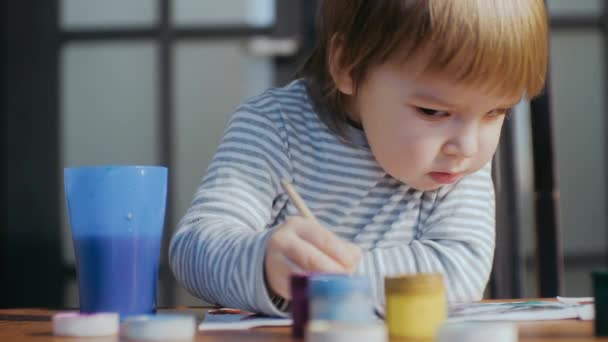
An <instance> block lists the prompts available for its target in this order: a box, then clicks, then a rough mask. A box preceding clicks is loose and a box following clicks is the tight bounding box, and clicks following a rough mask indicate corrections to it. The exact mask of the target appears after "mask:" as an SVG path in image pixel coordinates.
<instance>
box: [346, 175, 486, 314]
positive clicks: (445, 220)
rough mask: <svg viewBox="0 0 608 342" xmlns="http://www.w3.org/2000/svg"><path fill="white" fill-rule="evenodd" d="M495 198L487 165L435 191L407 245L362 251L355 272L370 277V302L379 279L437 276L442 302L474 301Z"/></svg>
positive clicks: (380, 286)
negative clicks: (443, 291)
mask: <svg viewBox="0 0 608 342" xmlns="http://www.w3.org/2000/svg"><path fill="white" fill-rule="evenodd" d="M494 210H495V199H494V186H493V182H492V176H491V164H490V163H489V164H488V165H486V166H485V167H484V168H482V169H481V170H480V171H478V172H476V173H474V174H472V175H469V176H467V177H465V178H464V179H462V180H461V181H460V182H459V183H457V184H455V185H454V186H450V187H449V188H448V187H446V188H445V189H440V190H438V191H437V197H436V199H435V202H434V205H433V208H432V209H431V213H430V214H429V216H428V218H427V219H426V220H425V222H424V223H423V224H422V225H421V226H420V227H417V229H416V236H415V238H414V239H413V240H412V241H411V242H410V243H409V244H403V245H398V246H391V247H389V248H375V249H371V250H369V251H366V252H364V254H363V258H362V261H361V264H360V265H359V268H358V270H357V273H359V274H366V275H368V276H369V277H370V278H371V282H372V288H373V292H374V295H375V296H376V298H375V299H376V303H379V304H380V305H384V277H385V276H391V275H397V274H413V273H427V272H439V273H441V274H443V276H444V281H445V285H446V291H447V296H448V301H451V302H459V301H474V300H480V299H481V298H482V296H483V292H484V289H485V287H486V284H487V282H488V278H489V276H490V271H491V268H492V261H493V258H494V246H495V241H494V239H495V217H494Z"/></svg>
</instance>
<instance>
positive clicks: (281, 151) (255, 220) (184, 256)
mask: <svg viewBox="0 0 608 342" xmlns="http://www.w3.org/2000/svg"><path fill="white" fill-rule="evenodd" d="M262 101H263V100H262ZM266 107H267V105H266ZM266 107H265V108H266ZM265 110H267V109H265ZM258 111H259V108H255V107H254V106H243V107H241V108H239V109H238V110H237V111H236V112H235V114H234V115H233V117H232V118H231V120H230V122H229V123H228V126H227V128H226V131H225V133H224V137H223V139H222V141H221V143H220V145H219V147H218V150H217V152H216V154H215V156H214V158H213V160H212V161H211V163H210V165H209V168H208V170H207V174H206V176H205V177H204V178H203V181H202V183H201V184H200V186H199V188H198V190H197V191H196V193H195V196H194V200H193V202H192V205H191V207H190V208H189V209H188V211H187V212H186V214H185V216H184V217H183V218H182V220H181V221H180V223H179V225H178V228H177V230H176V233H175V235H174V236H173V238H172V240H171V244H170V249H169V262H170V265H171V268H172V270H173V272H174V274H175V276H176V278H177V279H178V281H179V282H180V283H181V284H182V285H183V286H184V287H185V288H186V289H187V290H188V291H190V292H191V293H192V294H194V295H196V296H198V297H200V298H202V299H203V300H205V301H207V302H209V303H214V304H219V305H222V306H226V307H232V308H239V309H243V310H248V311H253V312H261V313H265V314H269V315H276V316H284V315H285V312H284V311H283V310H281V308H280V307H278V306H277V305H280V303H278V302H277V300H276V298H271V296H270V294H269V291H268V289H267V287H266V285H265V279H264V256H265V251H266V243H267V240H268V238H269V237H270V234H271V233H272V230H271V229H266V228H267V226H268V224H269V222H270V221H271V216H272V209H273V204H274V200H275V197H276V196H277V194H278V193H279V191H280V184H279V180H280V179H281V178H283V177H286V176H287V175H289V172H288V170H289V159H288V158H287V152H286V143H285V140H284V139H282V138H281V136H280V134H279V132H278V130H277V129H276V127H275V123H276V122H273V120H272V119H271V118H269V116H267V115H262V114H259V113H258ZM273 299H274V302H277V304H274V303H273Z"/></svg>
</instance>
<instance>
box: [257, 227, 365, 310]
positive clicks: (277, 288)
mask: <svg viewBox="0 0 608 342" xmlns="http://www.w3.org/2000/svg"><path fill="white" fill-rule="evenodd" d="M360 259H361V248H359V246H357V245H355V244H352V243H350V242H348V241H346V240H343V239H341V238H340V237H338V236H337V235H336V234H334V233H332V232H331V231H329V230H327V229H326V228H325V227H323V226H321V225H320V224H319V223H318V222H317V221H316V220H314V219H305V218H302V217H291V218H289V219H288V220H287V221H285V223H283V225H282V226H281V227H279V228H278V229H276V231H275V232H274V233H272V236H271V237H270V239H269V241H268V245H267V246H266V256H265V258H264V269H265V272H266V280H267V282H268V285H269V286H270V288H271V289H272V290H273V291H274V292H275V293H276V294H278V295H280V296H281V297H283V298H287V299H289V298H290V295H289V277H290V275H291V274H292V273H295V272H301V271H308V272H331V273H352V272H354V271H355V270H356V269H357V266H358V264H359V260H360Z"/></svg>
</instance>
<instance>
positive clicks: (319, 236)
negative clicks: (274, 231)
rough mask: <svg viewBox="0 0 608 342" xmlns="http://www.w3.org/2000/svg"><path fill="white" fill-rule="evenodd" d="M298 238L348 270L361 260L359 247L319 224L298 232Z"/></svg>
mask: <svg viewBox="0 0 608 342" xmlns="http://www.w3.org/2000/svg"><path fill="white" fill-rule="evenodd" d="M296 232H297V234H298V236H299V237H300V238H302V239H304V240H306V241H308V242H309V243H310V244H312V245H313V246H315V247H316V248H318V249H319V250H320V251H321V252H323V253H325V254H326V255H328V256H330V257H331V258H333V259H334V260H335V261H337V262H338V263H340V264H341V265H342V266H344V267H345V268H347V269H351V268H353V266H355V265H356V264H357V263H358V261H359V258H360V254H361V253H360V249H359V247H358V246H356V245H354V244H352V243H350V242H348V241H346V240H344V239H342V238H340V237H339V236H337V235H336V234H334V233H332V232H331V231H329V230H327V229H325V228H324V227H323V226H321V225H319V224H318V223H315V224H309V225H307V226H306V227H305V228H303V229H298V230H296Z"/></svg>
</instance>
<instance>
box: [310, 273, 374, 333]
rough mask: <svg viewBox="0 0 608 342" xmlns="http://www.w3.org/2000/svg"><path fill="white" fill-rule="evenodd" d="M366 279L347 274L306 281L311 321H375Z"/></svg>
mask: <svg viewBox="0 0 608 342" xmlns="http://www.w3.org/2000/svg"><path fill="white" fill-rule="evenodd" d="M370 291H371V290H370V286H369V281H368V279H367V278H365V277H362V276H350V275H346V274H327V275H315V276H312V277H311V278H310V280H309V292H308V296H309V300H310V319H311V320H321V321H334V322H368V321H370V320H371V319H373V318H374V311H373V305H372V300H371V296H370Z"/></svg>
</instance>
